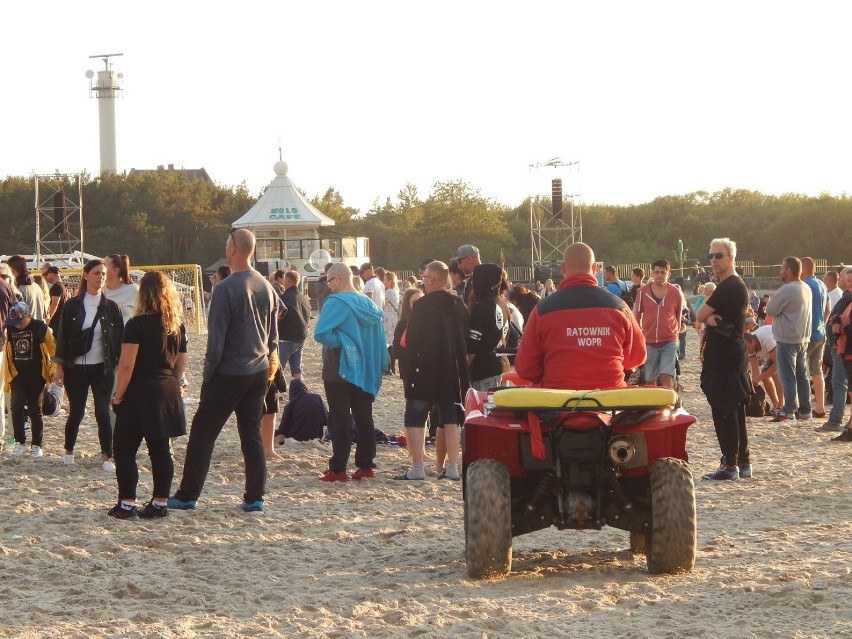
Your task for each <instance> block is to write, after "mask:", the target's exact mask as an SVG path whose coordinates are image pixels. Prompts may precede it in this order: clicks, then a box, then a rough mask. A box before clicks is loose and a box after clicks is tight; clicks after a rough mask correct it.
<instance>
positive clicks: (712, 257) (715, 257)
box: [707, 253, 725, 260]
mask: <svg viewBox="0 0 852 639" xmlns="http://www.w3.org/2000/svg"><path fill="white" fill-rule="evenodd" d="M723 257H725V254H724V253H708V254H707V259H708V260H721V259H722V258H723Z"/></svg>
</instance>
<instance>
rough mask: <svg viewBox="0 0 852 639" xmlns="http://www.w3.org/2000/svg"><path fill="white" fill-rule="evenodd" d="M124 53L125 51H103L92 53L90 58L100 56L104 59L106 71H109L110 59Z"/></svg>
mask: <svg viewBox="0 0 852 639" xmlns="http://www.w3.org/2000/svg"><path fill="white" fill-rule="evenodd" d="M120 55H124V54H123V53H101V54H99V55H90V56H89V57H90V58H100V59H101V60H103V61H104V71H109V66H110V65H109V59H110V58H115V57H116V56H120Z"/></svg>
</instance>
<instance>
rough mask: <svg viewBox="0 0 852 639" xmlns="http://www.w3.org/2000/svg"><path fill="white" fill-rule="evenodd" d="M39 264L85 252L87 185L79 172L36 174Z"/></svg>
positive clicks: (37, 259)
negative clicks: (84, 198)
mask: <svg viewBox="0 0 852 639" xmlns="http://www.w3.org/2000/svg"><path fill="white" fill-rule="evenodd" d="M34 181H35V209H36V264H41V263H42V261H44V260H47V261H51V260H55V259H58V258H60V257H61V256H66V255H69V254H72V253H74V252H75V251H79V252H80V253H82V252H83V182H82V177H81V176H80V174H79V173H67V174H61V173H55V174H53V175H36V176H35V178H34Z"/></svg>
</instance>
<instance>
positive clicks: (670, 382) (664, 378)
mask: <svg viewBox="0 0 852 639" xmlns="http://www.w3.org/2000/svg"><path fill="white" fill-rule="evenodd" d="M651 386H654V384H651ZM660 386H663V387H665V388H674V377H672V376H671V375H666V374H665V373H663V374H661V375H660Z"/></svg>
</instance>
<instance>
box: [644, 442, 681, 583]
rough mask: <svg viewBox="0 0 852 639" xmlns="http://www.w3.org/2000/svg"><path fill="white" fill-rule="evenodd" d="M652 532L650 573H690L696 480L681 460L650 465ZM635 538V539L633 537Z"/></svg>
mask: <svg viewBox="0 0 852 639" xmlns="http://www.w3.org/2000/svg"><path fill="white" fill-rule="evenodd" d="M648 479H649V483H650V490H651V532H650V534H649V535H646V536H645V537H646V539H645V554H646V558H647V560H648V572H650V573H651V574H654V575H659V574H675V573H683V572H689V571H690V570H692V567H693V566H694V565H695V553H696V538H697V527H696V516H695V482H694V480H693V477H692V472H691V471H690V470H689V465H688V464H687V463H686V462H685V461H683V460H682V459H675V458H672V457H667V458H664V459H657V460H655V461H654V462H652V463H651V465H650V466H649V467H648ZM631 541H632V540H631Z"/></svg>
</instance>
